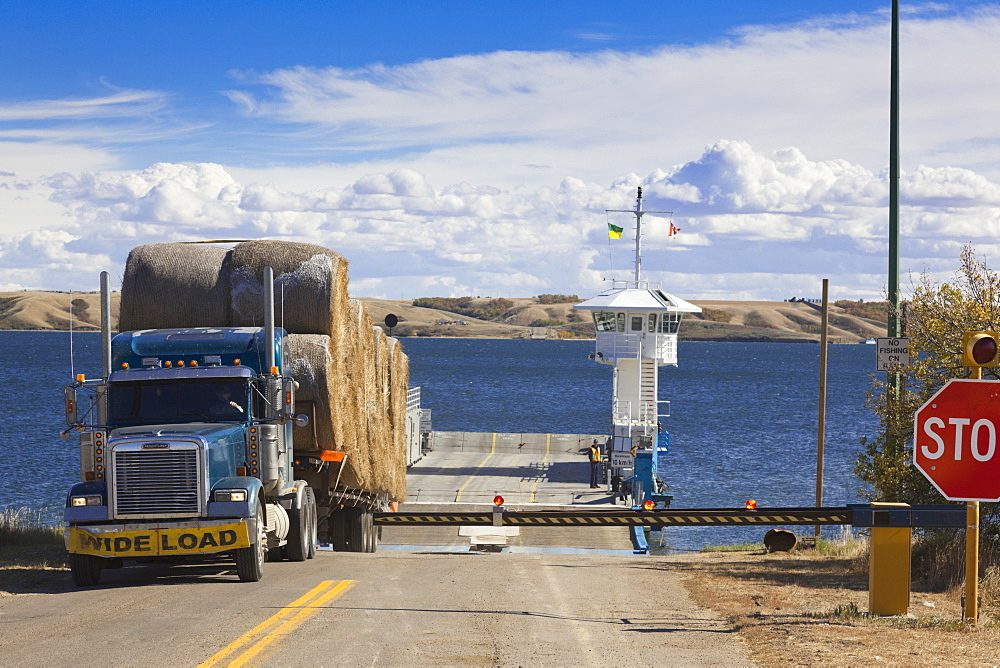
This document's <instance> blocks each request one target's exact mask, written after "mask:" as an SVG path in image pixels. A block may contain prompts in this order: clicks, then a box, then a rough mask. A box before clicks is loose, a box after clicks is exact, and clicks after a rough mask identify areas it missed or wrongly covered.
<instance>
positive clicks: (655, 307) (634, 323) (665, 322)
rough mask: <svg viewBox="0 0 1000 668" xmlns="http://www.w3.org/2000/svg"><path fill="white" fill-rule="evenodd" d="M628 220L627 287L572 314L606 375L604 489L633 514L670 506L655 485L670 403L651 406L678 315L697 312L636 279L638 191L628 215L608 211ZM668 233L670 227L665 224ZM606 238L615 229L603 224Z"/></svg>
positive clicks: (616, 286) (671, 360)
mask: <svg viewBox="0 0 1000 668" xmlns="http://www.w3.org/2000/svg"><path fill="white" fill-rule="evenodd" d="M608 211H609V212H619V213H631V214H632V215H634V216H635V269H634V273H633V277H632V280H612V281H611V287H610V288H608V289H606V290H605V291H604V292H602V293H601V294H600V295H598V296H596V297H593V298H592V299H588V300H586V301H583V302H581V303H579V304H577V305H576V306H574V307H573V308H574V309H579V310H583V311H590V312H591V315H592V318H593V321H594V328H595V330H596V332H595V333H596V336H595V340H596V341H595V348H594V352H593V353H592V354H591V355H590V359H592V360H594V361H595V362H597V363H598V364H605V365H609V366H613V367H614V376H613V381H612V395H611V427H612V436H611V438H610V439H609V440H608V443H607V446H606V448H605V453H604V454H605V459H606V463H607V465H608V470H609V476H608V480H607V482H608V484H609V485H610V487H611V491H612V492H613V493H614V494H615V496H616V497H617V496H619V495H621V493H622V490H627V492H628V494H629V495H630V496H631V499H632V503H633V505H635V506H643V505H644V504H647V503H652V504H653V506H654V507H660V508H664V507H667V506H669V505H670V501H671V500H672V498H673V496H672V495H671V494H668V493H667V492H666V486H665V484H664V482H663V480H661V479H660V478H659V475H658V469H659V466H658V465H659V456H660V455H663V454H666V453H667V452H668V451H669V446H670V441H669V433H668V432H667V430H666V427H665V423H666V419H667V418H669V417H670V402H669V401H661V400H660V399H659V387H658V385H659V373H658V369H659V367H661V366H676V365H677V332H678V330H679V328H680V323H681V319H682V317H683V316H684V314H686V313H700V312H701V308H700V307H698V306H695V305H694V304H692V303H690V302H688V301H685V300H683V299H681V298H680V297H677V296H675V295H672V294H670V293H669V292H666V291H665V290H663V288H662V287H661V285H660V284H659V283H653V282H650V281H648V280H644V279H643V278H642V267H641V265H642V254H641V249H642V218H643V216H644V215H645V214H670V213H671V212H669V211H645V210H643V208H642V188H639V190H638V196H637V198H636V203H635V209H634V210H633V209H623V210H619V209H609V210H608ZM671 229H672V230H673V229H675V228H673V224H672V223H671ZM609 230H611V235H612V238H618V237H620V236H621V228H618V227H615V226H612V225H611V224H610V223H609ZM616 235H617V236H616Z"/></svg>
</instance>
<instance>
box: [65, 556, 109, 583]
mask: <svg viewBox="0 0 1000 668" xmlns="http://www.w3.org/2000/svg"><path fill="white" fill-rule="evenodd" d="M69 570H70V573H72V574H73V584H75V585H76V586H77V587H93V586H94V585H96V584H97V583H98V582H100V581H101V558H100V557H95V556H94V555H92V554H72V553H71V554H70V555H69Z"/></svg>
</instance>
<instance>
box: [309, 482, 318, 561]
mask: <svg viewBox="0 0 1000 668" xmlns="http://www.w3.org/2000/svg"><path fill="white" fill-rule="evenodd" d="M306 501H308V504H307V505H308V507H309V543H308V545H309V547H308V550H307V551H306V559H312V558H313V557H315V556H316V543H317V542H319V523H318V521H317V520H316V493H315V492H313V489H312V487H309V488H307V489H306Z"/></svg>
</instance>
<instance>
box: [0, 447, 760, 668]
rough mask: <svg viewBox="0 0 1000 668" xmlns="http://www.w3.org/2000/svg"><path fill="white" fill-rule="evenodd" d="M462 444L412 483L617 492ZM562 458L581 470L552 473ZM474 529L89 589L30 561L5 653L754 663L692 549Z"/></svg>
mask: <svg viewBox="0 0 1000 668" xmlns="http://www.w3.org/2000/svg"><path fill="white" fill-rule="evenodd" d="M457 454H458V453H455V452H440V451H436V452H435V453H433V454H432V455H431V456H429V457H428V458H427V459H426V460H424V461H423V462H422V463H421V464H420V465H419V466H418V467H415V470H414V472H413V474H412V478H411V481H410V487H411V489H413V484H414V483H421V482H426V480H428V476H433V479H434V480H440V481H443V483H442V484H443V485H444V487H445V488H446V489H448V488H450V489H451V490H455V489H460V488H463V486H464V489H465V490H466V491H471V490H474V489H482V490H484V491H482V492H481V493H484V494H485V493H486V491H485V490H488V489H489V488H490V487H497V486H499V487H500V488H501V490H500V491H507V487H504V485H508V486H510V487H514V486H516V483H515V482H514V481H513V480H512V478H513V476H510V475H505V471H504V469H505V468H508V467H513V468H515V469H517V470H522V469H524V470H533V471H536V472H537V473H536V474H535V479H533V480H532V481H531V484H532V489H529V490H528V491H527V494H529V495H530V494H531V493H534V494H536V496H537V495H539V494H540V493H548V494H552V495H557V494H558V495H560V496H559V498H563V499H565V498H568V499H571V500H575V501H577V502H579V503H591V504H601V503H606V502H607V501H608V498H607V495H606V494H604V493H603V492H602V491H600V490H598V491H596V492H595V491H592V490H590V488H589V487H588V486H587V485H586V481H585V480H584V475H583V474H584V473H585V472H586V466H587V465H586V463H585V461H584V460H583V459H582V456H581V455H579V453H567V454H566V457H567V458H571V457H576V458H577V459H569V460H568V461H563V462H560V461H559V459H558V458H557V457H553V453H552V451H551V449H549V451H548V453H547V454H546V453H545V452H542V451H538V452H534V453H528V452H521V453H520V454H515V453H502V457H498V454H499V453H498V452H496V451H494V452H493V453H492V454H490V453H484V452H482V451H472V452H467V453H466V454H465V459H464V460H463V459H462V457H458V458H457V459H456V458H455V457H456V455H457ZM488 454H489V456H490V461H493V458H494V457H497V459H496V460H495V463H496V464H497V466H495V467H494V470H492V471H490V472H489V474H488V475H484V469H485V467H484V466H482V465H481V464H482V462H483V460H484V459H485V458H486V457H487V455H488ZM507 457H513V459H507ZM487 464H489V461H488V462H487ZM553 464H560V466H559V467H557V469H556V470H557V471H560V472H565V471H571V472H572V474H573V475H571V476H562V475H561V473H560V475H553V476H552V477H551V478H550V477H549V476H548V474H547V471H549V470H550V468H551V466H552V465H553ZM433 471H437V472H433ZM506 473H509V471H507V472H506ZM577 473H581V475H580V476H577V475H576V474H577ZM421 476H423V477H421ZM470 477H471V479H469V478H470ZM567 477H568V478H570V479H569V480H565V479H562V478H567ZM581 480H583V482H581ZM536 482H537V483H538V484H537V485H535V483H536ZM456 485H457V486H456ZM519 489H523V484H522V485H521V487H520V488H519ZM445 496H447V495H445ZM428 498H430V499H431V500H432V501H436V502H437V503H438V504H439V503H441V502H442V500H445V501H447V502H449V503H452V502H453V501H454V497H452V498H443V497H428ZM473 498H475V497H473ZM546 498H556V497H555V496H552V497H546ZM521 500H522V501H523V498H522V499H521ZM512 505H516V504H512ZM433 507H437V505H436V504H435V505H430V506H425V507H423V508H421V507H420V506H416V505H413V506H411V508H413V509H425V508H433ZM449 507H457V508H461V507H468V506H464V504H463V505H461V506H449ZM520 507H523V506H520ZM619 507H620V506H619ZM468 541H469V539H468V538H464V537H459V536H458V530H457V528H456V527H440V528H420V529H410V528H406V527H384V531H383V545H382V548H381V549H380V551H379V552H377V553H376V554H352V553H335V552H331V551H320V552H319V554H318V555H317V557H316V559H314V560H311V561H308V562H304V563H289V562H281V563H268V564H267V565H266V570H265V577H264V579H263V580H262V581H261V582H258V583H240V582H238V580H237V578H236V575H235V571H234V568H233V565H232V564H231V562H228V561H221V560H220V561H219V562H216V563H201V564H196V565H175V566H146V567H129V568H124V569H121V570H114V571H105V572H104V574H103V577H102V583H101V586H99V587H95V588H92V589H84V590H79V589H76V588H74V587H73V586H72V584H71V583H70V579H69V574H68V573H57V574H56V576H55V577H52V576H51V575H48V574H47V573H46V572H31V571H28V572H25V578H24V581H25V582H28V583H33V584H27V585H25V586H24V587H23V588H22V589H23V591H24V592H25V593H21V594H17V595H14V596H3V597H0V665H4V666H6V665H11V666H14V665H16V666H70V665H72V666H107V665H139V666H146V665H169V666H173V665H197V664H200V663H204V662H207V663H208V664H209V665H234V664H235V665H240V664H241V663H242V662H245V663H247V664H248V665H267V666H304V665H327V666H330V665H346V666H354V665H378V666H399V665H582V666H589V665H595V666H596V665H607V664H613V665H624V664H635V665H654V664H656V665H670V664H673V665H711V664H725V665H747V664H748V661H747V658H746V654H745V652H744V649H743V647H742V646H741V645H740V643H739V642H738V640H737V639H736V637H735V633H734V632H733V630H732V629H731V628H729V627H728V626H727V625H726V624H725V623H724V622H723V621H722V620H720V619H718V618H717V617H716V616H715V615H714V614H712V613H710V612H709V611H706V610H703V609H699V608H697V607H696V606H694V605H693V603H692V602H691V601H690V599H689V598H688V596H687V594H686V593H685V591H684V588H683V586H682V585H681V582H680V576H679V575H677V574H676V573H675V572H673V571H672V569H671V564H672V563H673V562H674V561H676V560H677V559H681V558H683V557H659V556H657V557H652V556H637V555H632V554H631V550H630V542H629V540H628V534H627V531H626V530H625V529H623V528H617V527H614V528H612V527H609V528H603V527H602V528H597V529H594V528H587V529H581V528H575V527H567V528H558V529H544V528H536V527H526V528H525V529H524V531H523V532H522V533H521V535H520V536H517V537H514V538H512V539H511V544H512V546H513V547H512V548H511V551H508V552H505V553H481V552H472V551H469V542H468ZM438 550H448V551H438ZM514 550H522V551H521V552H515V551H514ZM530 550H535V551H534V552H530ZM525 551H528V552H525Z"/></svg>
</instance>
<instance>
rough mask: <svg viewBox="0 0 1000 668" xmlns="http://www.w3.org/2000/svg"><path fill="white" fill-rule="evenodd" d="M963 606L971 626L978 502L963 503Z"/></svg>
mask: <svg viewBox="0 0 1000 668" xmlns="http://www.w3.org/2000/svg"><path fill="white" fill-rule="evenodd" d="M972 378H973V379H975V380H982V378H983V368H982V367H978V366H977V367H972ZM964 598H965V605H964V606H962V607H963V610H962V617H963V618H964V619H965V620H966V621H969V622H972V624H973V625H975V624H976V622H977V621H978V619H979V502H978V501H966V502H965V597H964Z"/></svg>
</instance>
